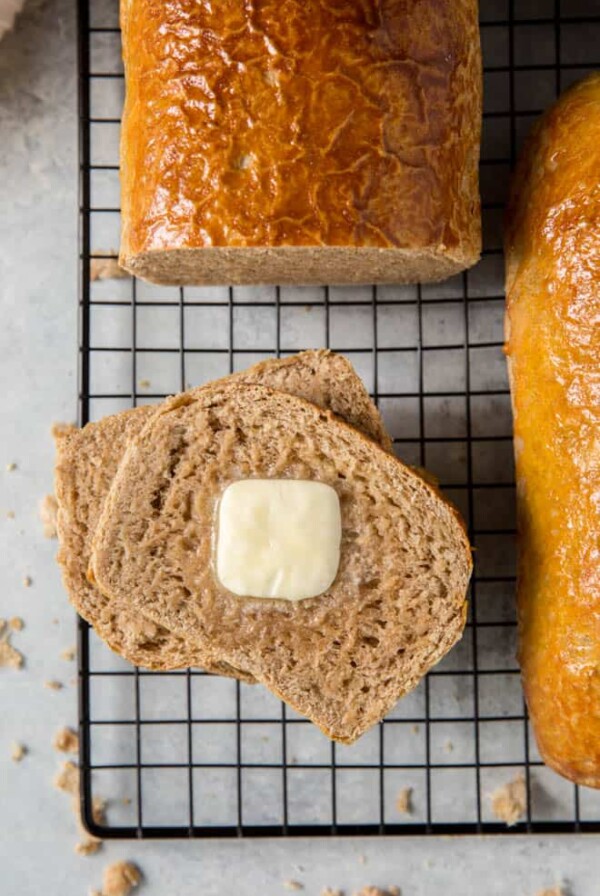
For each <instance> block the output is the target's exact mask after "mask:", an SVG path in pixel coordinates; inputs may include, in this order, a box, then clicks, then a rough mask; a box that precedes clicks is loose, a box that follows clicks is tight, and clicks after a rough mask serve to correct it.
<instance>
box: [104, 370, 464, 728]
mask: <svg viewBox="0 0 600 896" xmlns="http://www.w3.org/2000/svg"><path fill="white" fill-rule="evenodd" d="M254 477H255V478H260V479H263V478H264V479H269V478H292V479H309V480H310V479H314V480H319V481H321V482H324V483H327V484H329V485H330V486H332V487H333V488H334V489H335V490H336V492H337V494H338V496H339V498H340V503H341V510H342V530H343V531H342V546H341V558H340V567H339V571H338V574H337V577H336V579H335V581H334V583H333V585H332V586H331V587H330V588H329V589H328V591H326V592H325V593H324V594H322V595H320V596H319V597H315V598H310V599H308V600H303V601H299V602H297V603H294V604H292V603H290V602H288V601H281V600H257V599H253V598H239V597H235V596H234V595H232V594H231V593H229V592H227V591H226V590H225V589H223V588H222V587H221V586H220V584H219V583H218V581H217V580H216V578H215V576H214V573H213V569H212V544H211V542H212V529H213V519H214V513H215V507H216V505H217V502H218V500H219V498H220V496H221V494H222V492H223V490H224V488H225V487H226V486H227V485H228V484H229V483H231V482H232V481H236V480H240V479H247V478H254ZM92 570H93V575H94V577H95V580H96V582H97V583H98V585H99V587H100V589H101V590H102V591H103V593H105V594H106V595H107V596H109V597H110V598H111V599H112V600H115V601H119V602H120V603H121V604H125V603H127V602H129V605H130V607H131V609H132V611H133V612H144V613H146V614H147V615H148V616H149V617H150V618H151V619H152V620H153V621H155V622H157V623H160V624H162V625H165V626H167V627H168V628H169V629H171V630H172V631H175V632H177V633H179V634H180V635H181V636H183V637H185V638H189V639H190V641H193V642H194V643H196V644H197V645H198V646H199V647H200V646H202V647H203V648H204V649H205V650H206V651H207V652H208V653H212V656H213V658H214V659H215V660H219V661H224V662H226V663H228V664H229V665H231V666H233V667H236V668H241V669H245V670H247V671H248V672H249V673H250V674H252V675H253V676H254V678H256V679H257V680H258V681H260V682H262V683H263V684H265V685H267V686H268V687H269V688H270V689H271V690H272V691H273V692H274V693H276V694H277V695H278V696H280V697H281V698H282V699H283V700H285V701H286V702H287V703H289V704H290V705H291V706H292V707H294V708H295V709H296V710H298V711H299V712H301V713H303V714H304V715H306V716H308V717H309V718H310V719H311V720H312V721H313V722H315V723H316V724H317V725H318V726H319V727H320V728H322V730H323V731H324V732H325V733H326V734H328V735H329V736H330V737H332V738H334V739H336V740H339V741H342V742H345V743H351V742H352V741H354V740H355V739H356V738H357V737H358V736H359V735H360V734H362V733H363V732H364V731H366V730H367V729H368V728H369V727H370V726H371V725H373V724H374V723H375V722H377V721H378V720H380V719H381V718H382V717H383V716H384V715H385V714H386V712H387V711H388V710H389V709H390V708H391V707H392V706H393V704H394V703H395V702H396V700H397V699H398V698H399V697H401V696H402V695H403V694H406V693H407V692H408V691H410V690H411V689H412V688H413V687H415V685H416V684H417V683H418V681H419V680H420V679H421V677H422V676H423V675H424V674H425V672H427V670H428V669H429V668H431V666H432V665H433V664H434V663H436V662H437V661H438V660H439V659H440V658H441V657H442V656H443V655H444V654H445V653H446V652H447V651H448V650H449V649H450V647H451V646H452V645H453V644H454V643H455V642H456V641H457V640H458V638H459V637H460V635H461V632H462V630H463V627H464V623H465V614H466V590H467V586H468V581H469V577H470V573H471V554H470V549H469V543H468V540H467V538H466V535H465V532H464V529H463V526H462V525H461V522H460V519H459V517H458V515H457V513H456V512H455V510H454V509H453V508H452V507H451V506H450V505H448V504H447V503H446V502H445V501H444V500H443V499H442V498H441V496H440V495H439V494H438V493H437V492H436V491H435V489H433V488H432V487H431V486H430V485H428V484H427V483H426V482H425V481H424V480H423V479H422V478H421V477H419V476H418V475H417V474H415V473H414V472H413V471H412V470H410V469H409V468H408V467H405V466H404V465H403V464H402V463H400V461H398V460H397V459H396V458H395V457H393V456H392V455H391V454H388V453H387V452H385V451H382V449H381V448H380V447H379V446H378V445H376V444H375V443H374V442H373V441H371V440H370V439H367V438H365V437H364V436H362V435H361V434H360V433H358V432H357V430H355V429H354V428H352V427H349V426H348V425H346V424H344V423H343V422H341V421H340V420H339V418H336V417H334V415H333V414H331V413H330V412H328V411H325V410H322V409H319V408H317V407H316V406H315V405H313V404H309V403H308V402H306V401H303V400H301V399H299V398H297V397H294V396H291V395H285V394H283V393H280V392H275V391H273V390H271V389H267V388H264V387H261V386H242V385H239V384H223V383H219V384H216V385H215V386H213V387H209V388H206V389H203V390H202V391H201V392H198V393H196V395H190V394H187V395H182V396H179V397H177V398H175V399H172V400H171V401H170V402H167V403H166V404H165V405H163V406H162V408H161V409H160V410H159V411H158V412H157V413H156V414H155V415H154V416H153V417H152V418H151V420H150V421H149V422H148V423H147V425H146V426H145V427H144V429H143V430H142V432H141V433H140V435H139V436H138V437H137V438H135V439H134V440H133V441H132V442H131V443H130V444H129V446H128V448H127V451H126V453H125V456H124V458H123V461H122V462H121V465H120V467H119V470H118V472H117V475H116V476H115V479H114V481H113V484H112V486H111V489H110V492H109V494H108V497H107V499H106V501H105V505H104V510H103V512H102V515H101V518H100V520H99V523H98V527H97V529H96V533H95V536H94V539H93V549H92Z"/></svg>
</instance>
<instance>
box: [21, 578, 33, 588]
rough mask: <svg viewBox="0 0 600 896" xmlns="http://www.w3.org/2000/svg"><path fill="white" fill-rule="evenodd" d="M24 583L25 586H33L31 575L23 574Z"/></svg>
mask: <svg viewBox="0 0 600 896" xmlns="http://www.w3.org/2000/svg"><path fill="white" fill-rule="evenodd" d="M23 585H24V586H25V588H31V586H32V585H33V579H32V578H31V576H23Z"/></svg>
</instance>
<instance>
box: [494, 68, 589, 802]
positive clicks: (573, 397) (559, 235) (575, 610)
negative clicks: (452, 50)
mask: <svg viewBox="0 0 600 896" xmlns="http://www.w3.org/2000/svg"><path fill="white" fill-rule="evenodd" d="M506 261H507V279H506V295H507V315H506V351H507V355H508V360H509V369H510V378H511V388H512V401H513V410H514V420H515V423H514V426H515V456H516V473H517V501H518V521H519V538H520V542H519V544H520V558H519V581H518V606H519V628H520V647H519V657H520V662H521V668H522V672H523V683H524V687H525V693H526V697H527V704H528V707H529V712H530V714H531V718H532V721H533V727H534V730H535V735H536V739H537V742H538V746H539V749H540V753H541V755H542V757H543V759H544V761H545V762H547V763H548V765H550V766H552V768H554V769H556V771H558V772H560V773H561V774H562V775H564V776H565V777H567V778H570V779H571V780H572V781H576V782H577V783H579V784H587V785H588V786H591V787H600V74H596V75H593V76H592V77H590V78H588V79H586V80H584V81H582V82H581V83H579V84H577V85H576V86H575V87H573V88H572V89H571V90H569V91H567V92H566V93H565V94H564V95H563V96H562V97H561V98H560V99H559V100H558V102H557V103H556V105H555V106H554V107H553V108H552V109H550V110H549V111H548V112H547V113H546V115H545V116H544V117H543V118H542V119H541V121H540V122H539V123H538V124H537V125H536V126H535V127H534V130H533V132H532V134H531V136H530V138H529V140H528V142H527V144H526V146H525V149H524V151H523V154H522V157H521V159H520V162H519V165H518V169H517V172H516V176H515V179H514V183H513V189H512V200H511V205H510V209H509V214H508V223H507V231H506Z"/></svg>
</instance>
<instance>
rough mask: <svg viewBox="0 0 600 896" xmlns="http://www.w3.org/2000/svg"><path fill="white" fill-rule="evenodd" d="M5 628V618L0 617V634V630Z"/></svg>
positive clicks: (0, 631)
mask: <svg viewBox="0 0 600 896" xmlns="http://www.w3.org/2000/svg"><path fill="white" fill-rule="evenodd" d="M5 628H6V619H0V635H1V634H2V632H3V631H4V629H5Z"/></svg>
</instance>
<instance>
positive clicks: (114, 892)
mask: <svg viewBox="0 0 600 896" xmlns="http://www.w3.org/2000/svg"><path fill="white" fill-rule="evenodd" d="M141 879H142V875H141V873H140V870H139V868H138V867H137V866H136V865H134V864H132V863H131V862H115V863H114V864H113V865H108V866H107V867H106V868H105V869H104V875H103V883H102V896H129V893H131V891H132V890H133V888H134V887H137V885H138V884H139V882H140V881H141Z"/></svg>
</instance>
